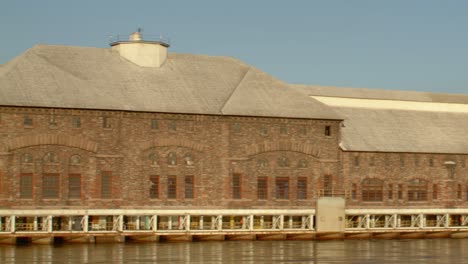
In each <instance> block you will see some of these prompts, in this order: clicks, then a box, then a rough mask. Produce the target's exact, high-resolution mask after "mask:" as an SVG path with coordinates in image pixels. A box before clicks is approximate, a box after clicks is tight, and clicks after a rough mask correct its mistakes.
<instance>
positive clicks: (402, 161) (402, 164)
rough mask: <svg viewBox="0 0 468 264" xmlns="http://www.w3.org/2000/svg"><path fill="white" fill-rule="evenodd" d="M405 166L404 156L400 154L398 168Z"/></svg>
mask: <svg viewBox="0 0 468 264" xmlns="http://www.w3.org/2000/svg"><path fill="white" fill-rule="evenodd" d="M404 166H405V155H403V154H401V155H400V167H404Z"/></svg>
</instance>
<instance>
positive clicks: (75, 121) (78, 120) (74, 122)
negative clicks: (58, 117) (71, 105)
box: [72, 116, 81, 128]
mask: <svg viewBox="0 0 468 264" xmlns="http://www.w3.org/2000/svg"><path fill="white" fill-rule="evenodd" d="M72 126H73V128H80V127H81V118H80V117H79V116H74V117H72Z"/></svg>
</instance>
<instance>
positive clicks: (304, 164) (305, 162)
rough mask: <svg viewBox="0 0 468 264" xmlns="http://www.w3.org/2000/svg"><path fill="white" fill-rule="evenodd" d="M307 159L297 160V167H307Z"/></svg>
mask: <svg viewBox="0 0 468 264" xmlns="http://www.w3.org/2000/svg"><path fill="white" fill-rule="evenodd" d="M307 165H308V164H307V160H305V159H301V160H299V161H298V162H297V167H298V168H307Z"/></svg>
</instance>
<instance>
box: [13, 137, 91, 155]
mask: <svg viewBox="0 0 468 264" xmlns="http://www.w3.org/2000/svg"><path fill="white" fill-rule="evenodd" d="M39 145H62V146H67V147H72V148H80V149H84V150H87V151H90V152H97V149H98V144H97V143H96V142H93V141H91V140H88V139H86V138H83V137H75V136H68V135H54V134H43V135H31V136H23V137H17V138H13V139H10V140H7V141H6V147H7V150H8V151H12V150H15V149H20V148H25V147H31V146H39Z"/></svg>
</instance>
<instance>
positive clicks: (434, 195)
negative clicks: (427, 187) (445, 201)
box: [432, 184, 439, 200]
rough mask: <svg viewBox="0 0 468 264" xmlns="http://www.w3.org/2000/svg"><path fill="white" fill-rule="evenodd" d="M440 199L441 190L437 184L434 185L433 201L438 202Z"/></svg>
mask: <svg viewBox="0 0 468 264" xmlns="http://www.w3.org/2000/svg"><path fill="white" fill-rule="evenodd" d="M438 198H439V190H438V187H437V184H434V185H432V199H433V200H437V199H438Z"/></svg>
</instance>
